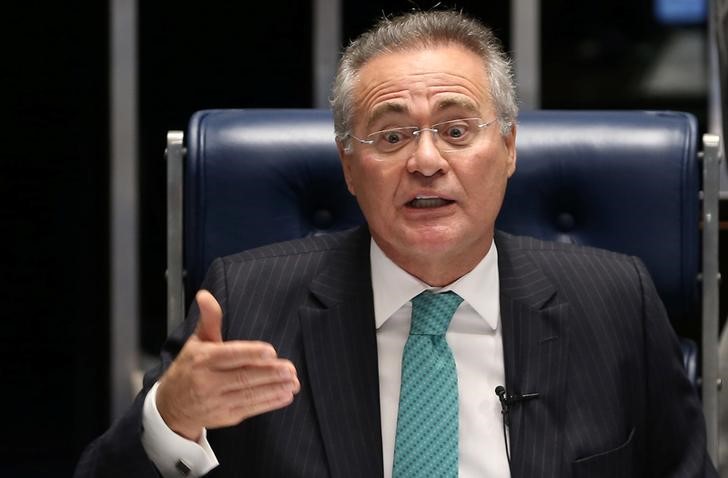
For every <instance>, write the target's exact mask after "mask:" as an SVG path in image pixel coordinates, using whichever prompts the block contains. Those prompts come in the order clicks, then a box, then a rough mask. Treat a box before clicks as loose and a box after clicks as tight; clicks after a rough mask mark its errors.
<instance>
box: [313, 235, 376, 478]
mask: <svg viewBox="0 0 728 478" xmlns="http://www.w3.org/2000/svg"><path fill="white" fill-rule="evenodd" d="M364 232H365V231H364ZM355 242H356V247H354V248H353V249H352V250H351V251H342V252H341V253H339V252H335V253H333V254H332V255H333V256H334V260H333V261H332V265H331V267H328V268H327V269H326V270H325V271H324V272H322V273H321V274H320V275H319V276H317V277H316V278H315V279H314V280H313V282H312V283H311V286H310V290H311V295H312V299H313V300H312V301H311V305H307V306H305V307H302V308H301V309H300V310H299V317H300V321H301V330H302V335H303V345H304V353H305V360H306V370H307V372H308V378H309V381H310V386H311V391H312V394H313V401H314V406H315V410H316V415H317V418H318V422H319V425H320V429H321V436H322V439H323V443H324V448H325V450H326V456H327V459H328V465H329V470H330V472H331V476H333V477H356V476H367V477H376V476H382V474H383V472H382V443H381V420H380V415H379V376H378V359H377V342H376V330H375V325H374V310H373V299H372V290H371V279H370V266H369V235H368V234H366V233H362V234H359V235H358V236H357V239H356V241H355Z"/></svg>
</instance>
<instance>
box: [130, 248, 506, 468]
mask: <svg viewBox="0 0 728 478" xmlns="http://www.w3.org/2000/svg"><path fill="white" fill-rule="evenodd" d="M370 255H371V269H372V270H371V273H372V288H373V292H374V319H375V323H376V328H377V353H378V357H379V398H380V412H381V423H382V453H383V459H384V477H385V478H390V477H391V476H392V464H393V460H394V439H395V433H396V429H397V409H398V406H399V389H400V384H401V372H402V351H403V350H404V344H405V342H406V341H407V337H408V336H409V328H410V322H411V313H412V304H411V302H410V300H411V299H412V298H413V297H415V296H416V295H418V294H419V293H420V292H422V291H423V290H425V289H429V290H431V291H433V292H444V291H448V290H451V291H453V292H455V293H457V294H458V295H459V296H460V297H462V298H463V303H462V304H461V305H460V306H459V307H458V309H457V310H456V311H455V314H454V316H453V318H452V320H451V322H450V326H449V328H448V331H447V334H446V340H447V343H448V344H449V345H450V348H451V349H452V352H453V356H454V358H455V364H456V368H457V376H458V400H459V417H460V423H459V435H460V436H459V453H460V455H459V476H460V478H470V477H482V476H488V477H494V478H507V477H510V472H509V468H508V461H507V457H506V450H505V443H504V438H503V422H502V420H503V418H502V416H501V411H500V403H499V401H498V397H497V396H496V395H495V387H497V386H498V385H505V367H504V364H503V340H502V328H501V325H500V301H499V297H500V296H499V281H498V252H497V251H496V248H495V244H494V243H491V247H490V250H489V252H488V254H487V255H486V256H485V257H484V258H483V259H482V260H481V261H480V263H479V264H478V265H477V266H476V267H475V268H474V269H473V270H472V271H470V272H469V273H468V274H466V275H464V276H463V277H461V278H460V279H458V280H457V281H455V282H453V283H452V284H450V285H448V286H446V287H441V288H436V287H430V286H428V285H427V284H425V283H424V282H422V281H420V280H419V279H417V278H416V277H414V276H412V275H410V274H408V273H407V272H405V271H404V270H402V269H401V268H400V267H399V266H397V265H396V264H395V263H393V262H392V261H391V260H390V259H389V258H388V257H387V256H386V255H385V254H384V253H383V252H382V250H381V249H380V248H379V246H378V245H377V244H376V242H375V241H374V240H372V241H371V249H370ZM156 388H157V385H155V386H154V387H152V389H151V390H150V391H149V393H148V394H147V397H146V399H145V401H144V411H143V415H142V425H143V427H144V432H143V433H142V445H143V446H144V450H145V451H146V453H147V455H148V456H149V458H150V459H151V460H152V462H153V463H154V464H155V465H156V467H157V469H158V470H159V471H160V473H161V474H162V476H163V477H164V478H173V477H179V476H182V474H181V473H180V471H179V467H180V466H182V467H184V468H186V469H189V473H188V474H187V475H186V476H189V477H197V476H201V475H203V474H204V473H207V472H208V471H209V470H211V469H212V468H214V467H216V466H217V464H218V462H217V458H216V457H215V454H214V452H213V451H212V449H211V448H210V445H209V443H208V441H207V439H206V437H205V434H204V433H203V435H202V438H201V439H200V441H199V442H198V443H195V442H193V441H190V440H186V439H185V438H182V437H181V436H179V435H177V434H176V433H175V432H173V431H172V430H171V429H170V428H169V427H167V426H166V424H165V423H164V420H162V418H161V416H160V415H159V411H158V410H157V407H156Z"/></svg>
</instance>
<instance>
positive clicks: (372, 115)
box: [366, 93, 480, 125]
mask: <svg viewBox="0 0 728 478" xmlns="http://www.w3.org/2000/svg"><path fill="white" fill-rule="evenodd" d="M450 109H455V110H462V111H464V112H467V113H472V114H480V108H479V107H478V104H477V103H476V102H475V100H473V99H472V98H469V97H467V96H465V95H458V94H452V93H448V94H442V95H438V96H436V98H435V99H434V102H433V103H432V107H431V109H430V113H438V112H442V111H446V110H450ZM410 113H411V111H410V107H409V105H408V103H407V102H406V101H404V100H400V99H397V100H389V101H385V102H382V103H379V104H377V105H376V106H374V107H373V108H372V110H371V111H369V112H368V114H367V118H366V124H367V125H371V124H373V123H375V122H376V121H378V120H379V119H381V118H382V117H386V116H388V115H409V114H410Z"/></svg>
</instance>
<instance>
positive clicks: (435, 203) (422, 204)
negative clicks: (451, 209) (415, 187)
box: [409, 197, 452, 208]
mask: <svg viewBox="0 0 728 478" xmlns="http://www.w3.org/2000/svg"><path fill="white" fill-rule="evenodd" d="M450 202H452V201H448V200H447V199H442V198H439V197H416V198H414V199H413V200H412V201H410V203H409V205H410V206H411V207H415V208H429V207H440V206H445V205H446V204H449V203H450Z"/></svg>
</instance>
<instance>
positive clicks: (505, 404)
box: [495, 385, 539, 467]
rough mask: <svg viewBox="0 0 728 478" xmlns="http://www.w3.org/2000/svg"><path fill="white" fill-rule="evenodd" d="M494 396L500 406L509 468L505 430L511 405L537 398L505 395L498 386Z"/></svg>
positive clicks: (508, 424) (530, 395)
mask: <svg viewBox="0 0 728 478" xmlns="http://www.w3.org/2000/svg"><path fill="white" fill-rule="evenodd" d="M495 394H496V395H498V401H499V402H500V404H501V414H502V415H503V439H504V440H505V444H506V458H508V466H509V467H510V466H511V452H510V450H509V449H508V436H507V435H506V428H507V427H510V426H511V424H510V421H511V420H510V411H511V405H515V404H518V403H521V402H527V401H528V400H533V399H534V398H538V397H539V394H538V393H516V394H514V395H508V394H507V393H506V387H504V386H503V385H498V386H497V387H495Z"/></svg>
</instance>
